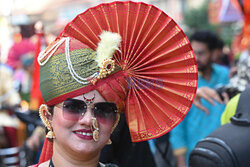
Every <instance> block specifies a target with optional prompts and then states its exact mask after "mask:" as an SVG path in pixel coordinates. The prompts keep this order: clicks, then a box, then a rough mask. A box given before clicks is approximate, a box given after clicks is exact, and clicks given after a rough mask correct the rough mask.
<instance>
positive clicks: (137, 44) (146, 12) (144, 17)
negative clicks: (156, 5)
mask: <svg viewBox="0 0 250 167" xmlns="http://www.w3.org/2000/svg"><path fill="white" fill-rule="evenodd" d="M139 6H140V9H141V10H139V12H138V22H137V25H136V27H137V29H138V30H137V32H135V33H136V34H135V35H136V39H135V41H134V42H133V43H132V49H131V50H130V53H129V57H130V56H134V52H135V51H136V50H137V49H138V48H139V47H140V40H141V38H143V33H144V32H145V31H146V30H144V29H145V24H146V21H150V20H148V19H147V18H148V17H147V16H148V15H149V13H150V9H151V7H152V6H148V7H147V8H145V7H144V4H142V3H140V4H139ZM141 13H143V14H141ZM138 27H139V28H138Z"/></svg>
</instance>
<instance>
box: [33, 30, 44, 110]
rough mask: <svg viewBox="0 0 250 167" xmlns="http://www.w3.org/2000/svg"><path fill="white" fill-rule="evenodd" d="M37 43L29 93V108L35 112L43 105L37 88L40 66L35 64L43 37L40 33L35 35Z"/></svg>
mask: <svg viewBox="0 0 250 167" xmlns="http://www.w3.org/2000/svg"><path fill="white" fill-rule="evenodd" d="M36 36H37V43H36V52H35V57H34V68H33V69H34V70H33V76H32V86H31V92H30V97H31V98H30V103H31V104H30V106H31V107H32V109H34V110H37V109H38V108H39V106H40V105H41V104H42V103H43V99H42V95H41V91H40V88H39V71H40V66H39V64H38V62H37V57H38V55H39V53H40V51H41V43H42V42H41V40H42V37H43V34H42V33H38V34H37V35H36Z"/></svg>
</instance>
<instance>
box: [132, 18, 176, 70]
mask: <svg viewBox="0 0 250 167" xmlns="http://www.w3.org/2000/svg"><path fill="white" fill-rule="evenodd" d="M171 23H172V24H173V21H172V19H169V21H168V22H165V23H164V25H163V26H162V27H161V28H160V29H159V30H158V31H157V32H156V33H155V36H154V37H153V38H152V39H150V40H149V41H148V43H147V44H146V46H145V47H144V48H143V49H142V51H141V52H140V53H139V55H137V56H136V57H135V59H133V60H132V62H131V63H130V64H129V67H132V66H135V65H133V64H134V63H135V62H137V59H138V58H139V56H140V55H141V53H142V52H143V51H144V50H145V49H146V48H147V47H148V46H149V44H150V43H152V41H154V40H155V39H156V38H157V37H159V35H160V34H161V33H162V32H163V31H164V30H165V29H166V28H167V27H168V26H169V25H170V24H171ZM173 26H175V24H173ZM166 40H167V41H168V39H166ZM158 43H159V42H158ZM160 46H161V45H160ZM160 46H159V47H160ZM159 47H158V48H159ZM131 54H132V53H131ZM133 55H135V54H133Z"/></svg>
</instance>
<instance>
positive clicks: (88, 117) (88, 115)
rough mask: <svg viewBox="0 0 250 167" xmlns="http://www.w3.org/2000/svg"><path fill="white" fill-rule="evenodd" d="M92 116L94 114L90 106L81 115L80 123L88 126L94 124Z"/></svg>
mask: <svg viewBox="0 0 250 167" xmlns="http://www.w3.org/2000/svg"><path fill="white" fill-rule="evenodd" d="M92 117H93V114H92V112H91V110H90V108H89V107H88V109H87V111H86V112H85V113H84V114H83V115H82V116H81V118H80V120H79V123H80V124H84V125H87V126H92Z"/></svg>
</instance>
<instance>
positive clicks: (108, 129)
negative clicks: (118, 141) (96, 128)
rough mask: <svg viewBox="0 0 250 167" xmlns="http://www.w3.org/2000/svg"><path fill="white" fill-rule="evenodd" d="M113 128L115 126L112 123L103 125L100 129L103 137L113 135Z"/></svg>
mask: <svg viewBox="0 0 250 167" xmlns="http://www.w3.org/2000/svg"><path fill="white" fill-rule="evenodd" d="M100 123H101V122H100ZM112 126H113V124H112V123H107V124H101V127H100V129H101V133H102V135H104V136H107V137H109V136H110V135H111V131H112Z"/></svg>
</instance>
